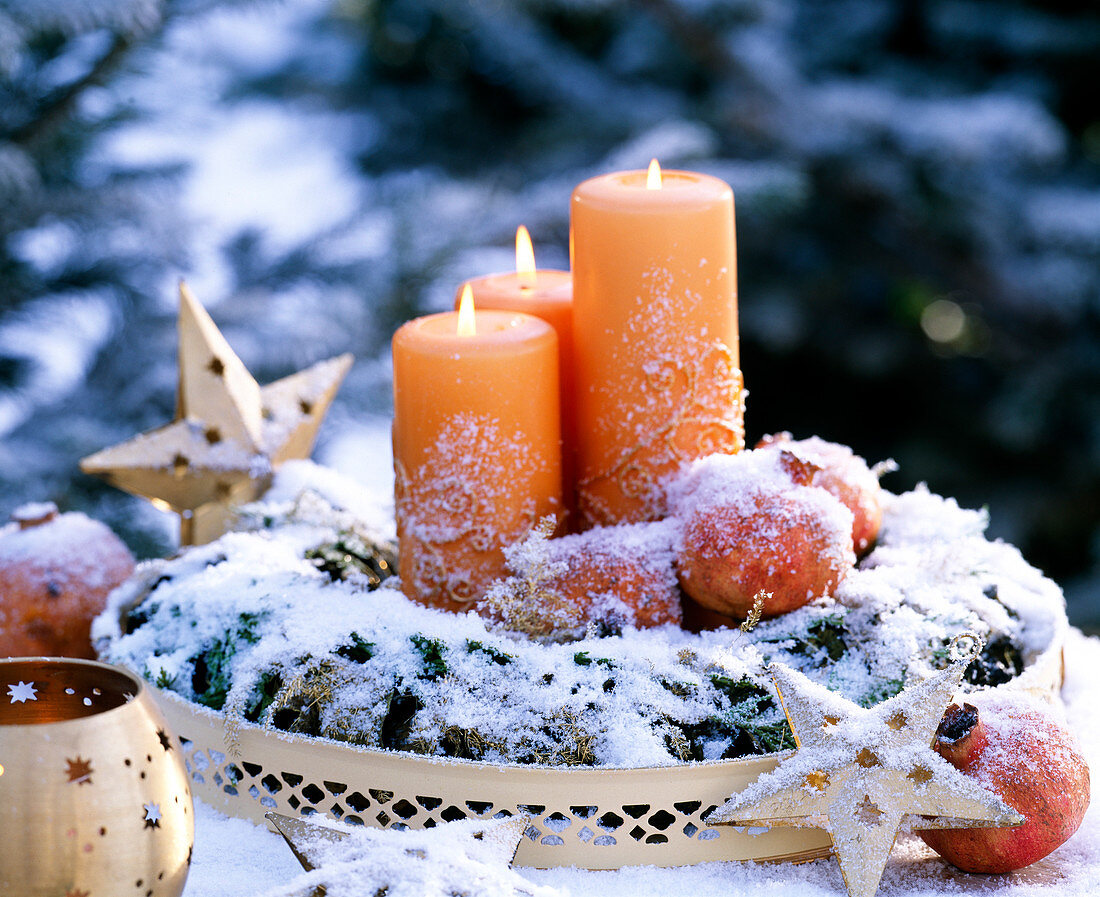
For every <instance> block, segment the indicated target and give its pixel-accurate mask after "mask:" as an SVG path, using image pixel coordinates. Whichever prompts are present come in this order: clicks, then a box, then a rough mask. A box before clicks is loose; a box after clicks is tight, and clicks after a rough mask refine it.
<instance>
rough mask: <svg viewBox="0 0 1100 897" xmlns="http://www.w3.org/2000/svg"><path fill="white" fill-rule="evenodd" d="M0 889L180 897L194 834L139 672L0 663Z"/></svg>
mask: <svg viewBox="0 0 1100 897" xmlns="http://www.w3.org/2000/svg"><path fill="white" fill-rule="evenodd" d="M0 832H3V837H0V894H12V895H14V894H50V895H54V894H56V895H70V897H76V895H81V897H117V895H119V894H123V893H129V894H135V895H138V897H179V895H180V894H181V893H182V892H183V886H184V882H185V881H186V879H187V871H188V867H189V866H190V863H191V850H192V845H193V841H194V810H193V807H192V802H191V792H190V788H189V786H188V776H187V770H186V768H185V766H184V763H183V759H182V756H181V753H180V744H179V741H178V740H177V739H176V737H175V736H174V735H173V734H172V733H171V732H170V731H169V729H168V725H167V723H166V722H165V721H164V718H163V717H162V716H161V714H160V711H159V710H158V708H157V707H156V705H155V704H154V703H153V698H152V696H151V694H150V692H149V689H148V688H146V686H145V685H144V684H143V683H142V682H141V680H140V679H138V678H137V677H135V676H133V675H132V674H130V673H128V672H126V671H125V670H122V669H121V668H119V667H112V666H108V665H107V664H102V663H96V662H94V661H89V660H61V659H47V658H16V659H12V660H6V661H0Z"/></svg>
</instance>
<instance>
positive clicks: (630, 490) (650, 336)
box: [571, 161, 744, 526]
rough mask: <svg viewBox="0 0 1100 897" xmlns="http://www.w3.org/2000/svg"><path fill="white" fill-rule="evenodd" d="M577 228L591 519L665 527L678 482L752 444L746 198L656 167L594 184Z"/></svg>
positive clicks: (581, 485)
mask: <svg viewBox="0 0 1100 897" xmlns="http://www.w3.org/2000/svg"><path fill="white" fill-rule="evenodd" d="M571 218H572V227H573V235H574V240H573V251H574V262H573V353H574V355H573V357H574V376H575V377H576V393H575V395H576V421H577V424H576V426H577V434H578V442H577V467H578V471H577V477H578V494H579V497H578V506H579V513H580V517H581V521H582V523H583V524H584V525H586V526H591V525H595V524H614V523H619V522H635V521H641V520H652V519H656V518H659V517H660V516H662V515H663V513H664V510H665V509H664V499H663V485H662V483H663V481H664V480H665V479H666V478H667V476H668V475H669V474H671V473H673V472H675V471H676V470H678V469H679V468H680V467H681V466H682V465H683V464H685V463H687V462H688V461H691V460H693V459H695V458H698V457H701V456H703V455H708V454H712V453H714V452H737V451H740V450H741V449H742V448H743V447H744V424H743V420H744V403H743V392H742V380H741V371H740V362H739V358H738V342H737V262H736V252H735V243H734V227H733V191H732V190H731V189H730V187H729V185H728V184H726V183H725V182H724V181H721V180H719V179H718V178H714V177H710V176H708V175H704V174H696V173H692V172H686V171H666V172H663V173H662V172H661V171H660V169H659V168H658V167H657V165H656V161H654V163H653V164H652V165H651V166H650V171H649V172H648V173H647V172H645V171H628V172H618V173H615V174H608V175H603V176H600V177H595V178H591V179H590V180H587V181H585V182H584V183H582V184H580V185H579V186H578V187H577V188H576V189H575V190H574V191H573V201H572V209H571Z"/></svg>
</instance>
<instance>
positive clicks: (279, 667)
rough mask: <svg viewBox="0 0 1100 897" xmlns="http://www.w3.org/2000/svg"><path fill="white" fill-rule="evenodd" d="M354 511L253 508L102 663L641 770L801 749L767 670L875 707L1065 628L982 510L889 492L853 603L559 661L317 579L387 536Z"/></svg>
mask: <svg viewBox="0 0 1100 897" xmlns="http://www.w3.org/2000/svg"><path fill="white" fill-rule="evenodd" d="M356 494H357V493H356V490H355V488H354V487H353V486H352V485H351V484H348V483H346V482H345V481H343V480H342V478H340V477H339V476H338V475H337V474H335V473H333V472H332V471H328V470H325V469H323V468H320V467H317V466H316V465H312V464H308V463H300V464H296V465H293V466H291V465H287V467H286V468H284V471H282V472H280V474H279V475H278V476H277V478H276V483H275V486H274V488H273V491H272V492H271V493H269V496H268V498H269V500H268V501H267V502H265V503H264V504H263V505H260V506H258V507H257V508H252V509H250V511H251V512H252V513H251V515H250V517H249V519H251V520H252V521H253V525H254V526H255V527H256V528H255V529H254V530H252V531H242V532H235V533H229V534H227V535H225V536H224V537H222V538H221V539H219V540H218V541H217V542H214V543H212V544H210V545H205V546H201V547H197V548H193V549H190V550H188V551H187V552H186V553H184V554H183V555H181V556H180V557H178V558H174V559H168V560H157V561H150V562H145V563H143V564H142V565H141V566H140V567H139V570H138V572H137V573H136V574H135V577H134V578H133V579H132V580H131V581H130V582H129V583H127V584H125V585H124V586H122V587H121V588H120V589H118V590H116V591H115V592H114V593H113V595H112V597H111V603H110V606H109V607H108V609H107V611H105V613H104V614H103V615H102V616H101V617H100V618H99V619H98V620H97V621H96V624H95V627H94V630H93V636H94V637H95V638H96V639H97V640H98V644H99V647H100V650H101V654H102V656H103V657H104V658H105V659H107V660H110V661H113V662H118V663H123V664H126V665H128V666H130V667H132V668H134V669H136V670H137V671H139V672H140V673H142V674H143V675H144V676H145V677H146V678H148V679H149V680H150V681H153V682H154V683H157V684H158V685H160V686H161V687H165V688H170V689H172V690H174V691H176V692H177V693H179V694H180V695H182V696H183V697H185V698H187V699H189V700H192V701H198V702H200V703H203V704H205V705H206V706H210V707H213V708H214V709H218V710H225V711H226V712H227V713H228V714H229V715H230V716H231V717H235V718H243V719H245V720H248V721H255V722H260V723H263V724H269V725H277V726H278V727H279V728H283V729H287V730H290V731H298V732H303V733H305V734H310V735H319V736H322V737H327V738H333V739H337V740H343V741H350V742H354V743H359V744H363V745H366V746H369V747H375V748H382V747H384V748H395V749H400V750H409V751H415V752H418V753H422V754H427V755H437V756H452V757H464V758H468V759H477V760H482V761H487V762H522V763H542V764H550V765H563V764H569V765H601V766H611V767H636V766H651V765H664V764H671V763H676V762H681V761H684V760H704V759H706V760H711V759H718V758H721V757H731V756H741V755H743V754H746V753H750V754H751V753H766V752H769V751H772V750H777V749H782V748H785V747H791V746H793V743H791V742H790V741H789V734H787V733H786V726H785V721H784V719H783V716H782V712H781V710H780V709H779V707H778V704H777V702H776V701H775V700H774V692H773V691H772V688H771V683H770V682H769V681H768V679H767V677H766V675H765V673H764V665H765V663H767V662H773V661H779V662H782V663H785V664H787V665H788V666H791V667H793V668H796V669H799V670H801V671H802V672H804V673H806V674H807V675H808V676H810V677H811V678H813V679H815V680H816V681H819V682H821V683H822V684H824V685H826V686H827V687H828V688H830V689H833V690H834V691H836V692H838V693H839V694H841V695H843V696H845V697H847V698H849V699H850V700H853V701H856V702H857V703H860V704H862V705H863V706H870V705H871V704H874V703H876V702H878V701H881V700H883V699H885V698H887V697H889V696H890V695H892V694H895V693H897V691H899V690H900V689H901V688H902V687H903V686H904V685H905V684H906V683H907V682H909V681H912V680H913V679H915V678H918V677H923V676H925V675H927V673H928V672H929V671H930V670H932V669H937V668H942V667H943V666H944V665H945V664H946V658H947V644H948V643H949V641H950V639H951V638H952V637H954V636H955V635H957V634H959V633H961V632H963V631H966V630H971V631H975V632H977V633H979V634H981V635H982V636H983V637H985V639H986V641H987V643H993V642H997V640H1000V642H1001V643H1002V645H1003V646H1004V645H1007V646H1010V647H1011V646H1015V647H1016V648H1019V649H1020V650H1022V652H1023V653H1024V654H1025V655H1027V656H1028V659H1030V658H1031V655H1033V654H1035V653H1037V652H1038V651H1039V650H1041V649H1042V648H1044V647H1045V646H1046V645H1047V644H1048V643H1049V641H1050V638H1051V635H1052V634H1053V631H1054V630H1053V627H1054V626H1055V624H1056V621H1057V620H1058V619H1060V615H1061V614H1062V597H1061V592H1060V591H1059V589H1058V588H1057V586H1055V585H1054V584H1053V583H1052V582H1050V581H1049V580H1047V579H1045V578H1044V577H1042V575H1041V574H1039V573H1038V571H1036V570H1034V569H1033V568H1032V567H1030V566H1029V565H1027V564H1026V563H1025V562H1024V561H1023V560H1022V558H1021V557H1020V555H1019V553H1018V552H1017V551H1016V550H1015V549H1013V548H1012V547H1011V546H1008V545H1004V544H1002V543H998V542H990V541H988V540H986V539H985V537H984V536H983V535H982V530H983V528H984V523H985V521H984V517H983V516H982V515H981V514H978V513H976V512H972V511H965V510H962V509H960V508H958V506H957V505H956V504H955V503H954V502H952V501H949V500H946V499H942V498H940V497H938V496H935V495H932V494H931V493H929V492H928V491H927V490H923V489H922V490H917V491H915V492H912V493H907V494H906V495H902V496H889V495H888V496H887V502H886V508H885V518H884V525H883V531H882V535H881V537H880V541H879V544H878V546H877V547H876V548H875V550H874V551H873V552H872V553H871V554H870V555H868V557H867V558H865V559H864V561H863V562H862V565H861V566H860V567H859V568H858V569H856V570H854V571H853V572H852V573H850V574H849V575H848V577H847V578H846V579H845V580H844V581H843V583H842V584H841V586H840V588H839V589H838V591H837V593H836V595H835V596H834V598H832V599H826V600H818V601H815V602H813V603H811V604H809V605H807V606H805V607H803V608H801V609H799V610H797V611H794V612H792V613H790V614H786V615H784V616H782V617H779V618H776V619H773V620H767V621H764V622H762V623H760V624H759V625H758V626H757V627H756V629H755V630H753V631H752V632H751V633H742V632H740V631H738V630H728V629H720V630H717V631H710V632H704V633H700V634H693V633H689V632H685V631H682V630H681V629H679V628H678V627H676V626H671V625H668V626H662V627H656V628H652V629H633V628H630V627H625V628H623V629H622V631H621V633H619V634H613V635H610V636H606V637H598V638H597V637H594V636H592V637H588V638H585V639H581V640H579V641H573V642H570V643H567V644H539V643H536V642H532V641H529V640H527V639H525V638H522V637H516V636H513V635H509V634H508V633H506V632H504V631H500V630H498V629H494V628H493V626H492V624H491V623H489V622H487V621H486V620H483V619H482V618H480V617H478V616H477V615H476V614H474V613H467V614H463V615H458V614H449V613H443V612H440V611H436V610H433V609H429V608H425V607H422V606H420V605H417V604H414V603H412V602H410V601H408V600H407V599H406V598H405V597H404V595H403V594H402V593H401V592H400V590H399V588H398V587H397V585H398V583H397V580H396V578H393V579H389V580H386V581H385V582H384V583H383V585H382V587H380V588H377V589H375V590H374V591H368V589H367V586H366V584H365V580H364V579H363V578H362V577H359V576H357V575H354V574H353V575H351V576H350V577H349V578H348V579H347V580H346V581H334V580H333V579H332V578H331V577H330V576H329V575H328V574H327V573H325V572H323V571H322V570H321V569H319V568H318V566H317V565H315V564H314V563H312V562H311V561H310V560H309V559H308V558H307V557H306V554H307V552H309V550H310V549H314V548H317V547H318V546H323V545H332V544H334V542H336V540H338V539H339V538H340V537H341V533H342V532H344V533H346V532H347V531H350V530H358V531H360V532H364V531H366V532H372V533H377V531H378V530H379V529H380V528H381V526H382V525H383V524H384V522H383V521H379V520H378V519H377V518H378V516H379V515H378V514H377V513H375V511H374V510H373V509H372V507H371V505H370V502H369V501H367V502H365V503H363V504H357V502H356V500H355V495H356ZM295 496H296V497H295ZM325 497H327V499H329V500H326V499H325ZM360 497H362V496H360ZM337 503H338V504H341V505H342V507H333V505H334V504H337ZM357 516H362V517H367V518H373V519H372V520H371V521H370V524H368V525H364V524H361V523H357V522H356V519H357ZM134 605H137V606H136V607H134ZM784 739H787V740H786V741H784Z"/></svg>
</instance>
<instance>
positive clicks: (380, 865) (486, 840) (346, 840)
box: [267, 813, 563, 897]
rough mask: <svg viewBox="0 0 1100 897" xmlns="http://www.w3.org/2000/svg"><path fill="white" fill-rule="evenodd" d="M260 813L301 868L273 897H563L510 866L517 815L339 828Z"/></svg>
mask: <svg viewBox="0 0 1100 897" xmlns="http://www.w3.org/2000/svg"><path fill="white" fill-rule="evenodd" d="M267 819H268V820H269V821H270V822H271V824H272V825H273V826H274V827H275V828H276V829H277V830H278V831H279V833H280V834H281V835H282V836H283V837H284V838H285V839H286V842H287V844H288V845H289V846H290V849H291V850H292V851H293V852H294V856H295V857H297V858H298V861H299V862H300V863H301V864H302V867H303V868H304V869H306V870H307V874H306V875H304V876H302V877H301V878H298V879H296V880H295V881H293V882H290V883H289V884H288V886H287V887H286V888H285V889H281V890H280V891H279V892H278V893H279V897H290V895H293V897H299V895H300V897H310V895H315V894H319V893H324V894H326V895H327V897H376V895H378V894H386V895H387V897H453V895H455V894H462V895H464V897H563V895H562V894H561V892H560V891H558V890H555V889H551V888H546V887H542V886H540V885H535V884H532V883H531V882H529V881H527V880H526V879H524V878H522V877H520V876H519V875H518V874H517V873H515V872H513V871H512V870H511V868H510V867H511V864H512V860H514V859H515V856H516V850H517V849H518V848H519V843H520V841H521V840H522V839H523V836H524V832H525V831H526V829H527V827H528V826H529V825H530V820H529V819H528V818H527V817H525V816H511V817H506V818H502V819H488V820H484V821H482V820H477V819H471V820H464V821H460V822H448V823H444V824H442V825H437V826H436V827H435V828H431V829H423V830H420V831H412V830H410V831H395V830H392V829H386V830H382V831H379V830H376V829H369V828H356V829H355V830H353V831H341V830H339V829H333V828H331V827H328V826H324V825H318V824H317V823H315V822H307V821H306V820H304V819H294V818H292V817H289V816H283V815H280V814H278V813H268V814H267ZM322 889H323V890H322Z"/></svg>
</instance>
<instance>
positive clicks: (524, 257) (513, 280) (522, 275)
mask: <svg viewBox="0 0 1100 897" xmlns="http://www.w3.org/2000/svg"><path fill="white" fill-rule="evenodd" d="M467 283H468V284H469V286H470V288H471V290H472V291H473V295H474V305H475V306H476V307H477V308H479V309H490V308H491V309H498V310H501V311H521V312H525V313H527V314H531V315H534V316H535V317H537V318H542V320H544V321H545V322H546V323H547V324H549V325H550V326H551V327H553V328H554V332H555V333H557V335H558V377H559V382H560V392H559V395H560V400H561V438H562V457H561V480H562V498H563V501H564V504H565V512H566V520H567V523H568V521H569V520H570V519H571V518H572V517H574V516H575V514H574V511H575V494H576V476H575V473H574V470H575V464H574V460H573V452H574V448H573V447H574V446H575V445H576V443H577V437H576V432H577V430H576V421H575V417H574V414H573V277H572V275H571V274H570V273H569V272H568V271H556V270H554V269H551V268H536V267H535V253H534V249H533V248H532V246H531V236H530V234H528V232H527V228H525V227H523V225H520V227H519V228H518V229H517V230H516V270H515V273H512V272H507V273H503V274H490V275H488V276H487V277H478V278H475V279H474V280H470V281H468V282H467ZM465 286H466V285H465V284H464V285H463V286H462V287H460V288H459V290H458V292H457V293H456V294H455V307H456V308H457V307H458V303H459V300H460V298H461V296H462V291H463V289H464V288H465Z"/></svg>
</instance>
